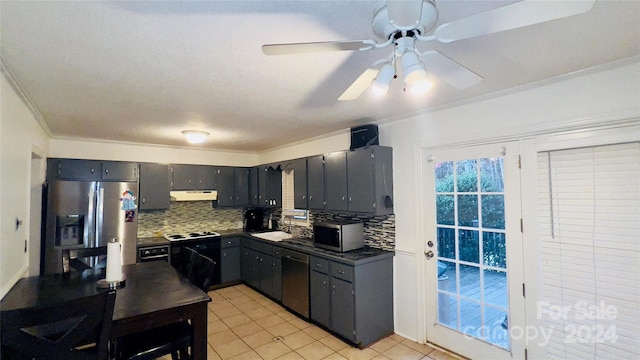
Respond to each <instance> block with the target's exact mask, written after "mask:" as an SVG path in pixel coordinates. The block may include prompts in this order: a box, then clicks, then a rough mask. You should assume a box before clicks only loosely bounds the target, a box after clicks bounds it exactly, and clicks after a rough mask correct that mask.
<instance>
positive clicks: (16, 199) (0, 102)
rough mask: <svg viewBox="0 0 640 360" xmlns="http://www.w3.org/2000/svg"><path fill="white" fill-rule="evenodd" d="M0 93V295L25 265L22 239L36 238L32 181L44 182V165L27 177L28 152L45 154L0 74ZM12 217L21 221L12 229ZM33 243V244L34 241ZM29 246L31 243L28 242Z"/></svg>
mask: <svg viewBox="0 0 640 360" xmlns="http://www.w3.org/2000/svg"><path fill="white" fill-rule="evenodd" d="M0 81H1V83H2V84H1V86H2V87H1V88H0V89H1V92H0V94H1V97H0V297H2V296H4V295H5V294H6V293H7V291H9V289H10V288H11V287H12V286H13V284H14V283H15V282H16V281H18V279H20V278H21V277H22V276H24V275H25V274H26V272H27V269H28V267H29V254H28V253H25V252H24V241H25V240H28V241H34V242H37V243H38V244H39V241H40V238H39V237H38V238H32V239H29V229H30V227H31V225H32V224H31V221H30V204H31V186H32V183H40V184H42V183H43V182H44V171H43V170H44V169H42V168H41V169H39V170H40V171H38V174H34V176H35V177H39V179H38V178H34V179H33V181H30V179H31V171H32V168H31V156H32V153H34V152H35V153H36V154H37V155H38V156H41V157H46V156H47V153H46V151H47V149H48V147H49V143H48V136H47V134H46V133H45V132H44V131H43V130H42V128H41V127H40V125H39V123H38V122H37V120H36V119H35V117H34V116H33V114H32V113H31V112H30V111H29V109H28V107H27V106H26V105H25V103H24V102H23V101H22V100H21V98H20V97H19V96H18V94H17V92H16V91H15V90H14V89H13V88H12V86H11V83H10V82H9V81H8V80H7V78H6V77H5V73H4V72H3V76H1V80H0ZM16 218H17V219H21V220H22V221H23V224H22V226H20V227H19V228H18V229H16ZM34 245H35V246H36V247H37V244H34ZM28 247H29V248H30V247H31V246H28Z"/></svg>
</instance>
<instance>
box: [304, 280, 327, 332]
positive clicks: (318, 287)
mask: <svg viewBox="0 0 640 360" xmlns="http://www.w3.org/2000/svg"><path fill="white" fill-rule="evenodd" d="M309 290H310V296H309V303H310V304H309V310H310V316H311V319H313V320H315V321H317V322H318V323H320V324H321V325H324V326H326V327H327V328H329V327H330V326H331V323H330V316H331V312H330V311H331V308H330V301H331V292H330V291H329V275H327V274H322V273H319V272H317V271H311V274H310V275H309Z"/></svg>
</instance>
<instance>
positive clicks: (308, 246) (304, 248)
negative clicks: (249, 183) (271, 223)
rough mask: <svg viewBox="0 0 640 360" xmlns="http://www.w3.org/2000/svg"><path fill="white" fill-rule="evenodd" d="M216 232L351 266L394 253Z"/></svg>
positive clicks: (148, 242)
mask: <svg viewBox="0 0 640 360" xmlns="http://www.w3.org/2000/svg"><path fill="white" fill-rule="evenodd" d="M216 232H217V233H219V234H220V235H222V237H223V238H225V237H235V236H245V237H250V238H251V239H252V240H255V241H261V242H263V243H266V244H269V245H275V246H279V247H282V248H285V249H289V250H294V251H299V252H301V253H305V254H308V255H312V256H318V257H323V258H327V259H329V260H333V261H338V262H341V263H344V264H347V265H353V266H355V265H360V264H365V263H368V262H372V261H378V260H382V259H384V258H388V257H393V256H394V255H395V253H394V252H393V251H389V250H382V249H378V248H372V247H369V246H365V247H363V248H361V249H357V250H351V251H348V252H344V253H340V252H336V251H331V250H325V249H320V248H316V247H314V246H313V242H312V241H311V239H307V238H294V239H287V240H283V241H269V240H265V239H261V238H258V237H255V236H251V233H249V232H245V231H244V229H228V230H216ZM259 232H260V233H264V232H268V230H267V231H259ZM169 243H170V242H169V240H167V239H165V238H163V237H162V236H158V237H145V238H138V247H144V246H154V245H168V244H169Z"/></svg>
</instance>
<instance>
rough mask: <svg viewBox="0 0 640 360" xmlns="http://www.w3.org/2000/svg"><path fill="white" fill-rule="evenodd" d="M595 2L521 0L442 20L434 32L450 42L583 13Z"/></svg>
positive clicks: (586, 0)
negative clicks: (459, 17)
mask: <svg viewBox="0 0 640 360" xmlns="http://www.w3.org/2000/svg"><path fill="white" fill-rule="evenodd" d="M594 3H595V0H571V1H536V0H523V1H520V2H517V3H514V4H510V5H506V6H502V7H499V8H496V9H493V10H489V11H487V12H483V13H479V14H475V15H472V16H469V17H466V18H463V19H459V20H454V21H452V22H449V23H446V24H442V25H440V26H438V28H437V29H436V30H435V33H434V36H435V38H436V39H437V40H438V41H440V42H443V43H450V42H452V41H457V40H463V39H469V38H472V37H476V36H482V35H487V34H493V33H497V32H500V31H505V30H511V29H517V28H520V27H524V26H529V25H533V24H539V23H543V22H546V21H551V20H556V19H561V18H564V17H568V16H573V15H578V14H582V13H586V12H587V11H589V10H591V8H593V4H594Z"/></svg>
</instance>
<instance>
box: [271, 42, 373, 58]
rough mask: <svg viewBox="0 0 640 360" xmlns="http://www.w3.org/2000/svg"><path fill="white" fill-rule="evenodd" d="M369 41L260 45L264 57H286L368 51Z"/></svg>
mask: <svg viewBox="0 0 640 360" xmlns="http://www.w3.org/2000/svg"><path fill="white" fill-rule="evenodd" d="M371 47H372V46H371V41H370V40H356V41H325V42H310V43H290V44H267V45H262V52H263V53H264V54H265V55H288V54H302V53H314V52H326V51H349V50H368V49H369V48H371Z"/></svg>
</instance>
